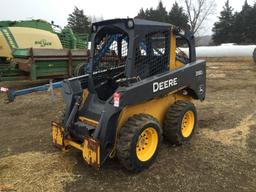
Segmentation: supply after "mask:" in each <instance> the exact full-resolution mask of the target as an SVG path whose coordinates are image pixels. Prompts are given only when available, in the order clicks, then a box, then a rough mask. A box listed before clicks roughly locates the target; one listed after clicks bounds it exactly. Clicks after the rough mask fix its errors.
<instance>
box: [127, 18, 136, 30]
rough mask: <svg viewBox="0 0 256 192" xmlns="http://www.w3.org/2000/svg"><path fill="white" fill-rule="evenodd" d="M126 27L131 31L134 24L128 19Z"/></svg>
mask: <svg viewBox="0 0 256 192" xmlns="http://www.w3.org/2000/svg"><path fill="white" fill-rule="evenodd" d="M127 27H128V28H129V29H132V28H133V27H134V22H133V20H132V19H129V20H128V21H127Z"/></svg>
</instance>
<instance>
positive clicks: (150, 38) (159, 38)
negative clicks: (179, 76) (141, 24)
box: [135, 31, 170, 79]
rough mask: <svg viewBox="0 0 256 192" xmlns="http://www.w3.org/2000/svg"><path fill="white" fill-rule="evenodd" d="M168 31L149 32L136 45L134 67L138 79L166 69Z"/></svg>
mask: <svg viewBox="0 0 256 192" xmlns="http://www.w3.org/2000/svg"><path fill="white" fill-rule="evenodd" d="M169 41H170V33H169V32H168V31H166V32H158V33H151V34H148V35H146V36H145V38H142V39H141V40H140V41H139V43H138V44H137V45H136V54H135V68H136V72H137V75H138V76H139V77H140V79H145V78H147V77H150V76H152V75H156V74H159V73H162V72H164V71H168V63H169V62H168V61H169Z"/></svg>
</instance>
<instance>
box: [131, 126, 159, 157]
mask: <svg viewBox="0 0 256 192" xmlns="http://www.w3.org/2000/svg"><path fill="white" fill-rule="evenodd" d="M157 145H158V134H157V132H156V130H155V129H153V128H147V129H145V130H144V131H143V132H142V133H141V134H140V136H139V138H138V141H137V145H136V154H137V157H138V159H139V160H140V161H147V160H149V159H150V158H151V157H152V156H153V155H154V153H155V151H156V148H157Z"/></svg>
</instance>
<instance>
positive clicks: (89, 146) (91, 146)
mask: <svg viewBox="0 0 256 192" xmlns="http://www.w3.org/2000/svg"><path fill="white" fill-rule="evenodd" d="M83 157H84V160H85V161H86V162H87V163H88V164H89V165H91V166H93V167H95V168H97V169H99V168H100V144H99V142H97V141H95V140H94V139H92V138H90V137H86V138H85V140H84V146H83Z"/></svg>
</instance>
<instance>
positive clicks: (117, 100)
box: [113, 92, 121, 107]
mask: <svg viewBox="0 0 256 192" xmlns="http://www.w3.org/2000/svg"><path fill="white" fill-rule="evenodd" d="M120 96H121V95H120V93H118V92H115V93H114V95H113V100H114V107H119V103H120Z"/></svg>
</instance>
